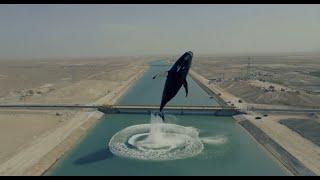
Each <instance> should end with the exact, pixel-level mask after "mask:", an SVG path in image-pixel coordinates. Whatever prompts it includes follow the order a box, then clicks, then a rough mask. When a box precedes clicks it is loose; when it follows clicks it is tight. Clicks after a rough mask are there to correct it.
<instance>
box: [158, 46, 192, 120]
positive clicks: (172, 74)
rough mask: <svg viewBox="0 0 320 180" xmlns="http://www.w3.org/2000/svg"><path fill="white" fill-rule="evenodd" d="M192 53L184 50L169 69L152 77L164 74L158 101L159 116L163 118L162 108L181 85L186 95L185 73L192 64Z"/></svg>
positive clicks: (186, 73)
mask: <svg viewBox="0 0 320 180" xmlns="http://www.w3.org/2000/svg"><path fill="white" fill-rule="evenodd" d="M192 58H193V53H192V52H191V51H188V52H185V53H184V54H183V55H182V56H181V57H180V58H179V59H178V60H177V61H176V62H175V63H174V64H173V66H172V67H171V68H170V70H168V71H166V72H164V73H159V74H158V75H156V76H154V77H153V79H155V78H157V77H159V76H166V81H165V85H164V88H163V92H162V98H161V103H160V109H159V110H160V112H159V116H160V117H161V118H162V120H163V121H165V119H164V113H163V109H164V107H165V106H166V104H167V103H168V102H169V101H170V100H171V99H173V98H174V97H175V96H176V95H177V93H178V92H179V90H180V89H181V87H182V86H183V87H184V89H185V92H186V97H187V96H188V82H187V75H188V73H189V69H190V67H191V64H192Z"/></svg>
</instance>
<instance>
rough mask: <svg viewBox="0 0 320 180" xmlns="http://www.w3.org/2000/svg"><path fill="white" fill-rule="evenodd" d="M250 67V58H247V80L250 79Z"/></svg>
mask: <svg viewBox="0 0 320 180" xmlns="http://www.w3.org/2000/svg"><path fill="white" fill-rule="evenodd" d="M250 66H251V59H250V57H248V65H247V80H249V79H250V73H251V72H250V68H251V67H250Z"/></svg>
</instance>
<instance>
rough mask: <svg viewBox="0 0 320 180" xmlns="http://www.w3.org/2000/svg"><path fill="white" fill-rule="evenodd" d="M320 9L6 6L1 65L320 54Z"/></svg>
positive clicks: (1, 10)
mask: <svg viewBox="0 0 320 180" xmlns="http://www.w3.org/2000/svg"><path fill="white" fill-rule="evenodd" d="M319 20H320V5H312V4H310V5H299V4H298V5H214V4H213V5H206V4H201V5H179V4H175V5H138V4H136V5H116V4H112V5H111V4H105V5H87V4H84V5H72V4H69V5H67V4H62V5H32V4H30V5H15V4H12V5H4V4H1V5H0V59H24V58H25V59H30V58H86V57H105V56H131V55H132V56H139V55H153V54H181V53H183V52H185V51H188V50H191V51H193V52H194V53H195V54H233V53H278V52H305V51H306V52H308V51H320V21H319Z"/></svg>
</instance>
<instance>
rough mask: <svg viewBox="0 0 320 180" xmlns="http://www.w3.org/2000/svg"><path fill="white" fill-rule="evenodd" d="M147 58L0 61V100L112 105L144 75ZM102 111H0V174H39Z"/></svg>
mask: <svg viewBox="0 0 320 180" xmlns="http://www.w3.org/2000/svg"><path fill="white" fill-rule="evenodd" d="M147 61H149V59H139V58H124V59H118V58H115V59H94V60H68V61H67V60H57V61H39V62H38V61H26V62H18V61H12V62H5V61H0V64H1V65H0V69H1V71H0V72H1V74H2V76H1V78H0V83H1V85H3V86H2V87H3V88H1V90H0V97H1V98H0V103H2V104H5V103H7V104H20V103H28V104H29V103H37V104H40V103H43V104H52V103H65V104H68V103H70V104H112V103H114V102H115V101H116V100H117V99H118V98H119V97H120V96H121V95H122V93H124V92H125V91H126V90H127V89H128V88H129V87H130V85H131V84H132V83H134V82H135V80H137V79H138V78H139V77H140V76H141V75H142V74H143V72H144V70H145V68H146V66H145V65H144V63H145V62H147ZM70 67H73V73H70ZM71 69H72V68H71ZM102 115H103V114H102V113H100V112H96V111H82V110H80V111H72V110H53V111H49V110H9V109H5V110H0V135H1V138H0V142H1V143H0V175H41V174H42V173H43V172H44V171H45V170H46V169H47V168H49V167H50V166H51V165H52V164H53V163H54V162H55V161H56V160H57V159H58V158H59V157H60V156H61V155H62V154H63V153H65V152H66V151H67V150H69V149H70V148H71V147H72V145H73V144H74V143H75V142H77V140H78V139H79V138H80V137H81V136H83V135H84V134H85V132H86V131H87V130H88V129H89V128H90V127H91V126H92V125H93V124H94V123H95V122H96V121H97V120H98V119H100V117H101V116H102Z"/></svg>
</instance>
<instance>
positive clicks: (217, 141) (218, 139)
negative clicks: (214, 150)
mask: <svg viewBox="0 0 320 180" xmlns="http://www.w3.org/2000/svg"><path fill="white" fill-rule="evenodd" d="M201 141H202V142H203V143H205V144H210V145H222V144H225V143H226V142H227V141H228V138H227V137H226V136H223V135H217V136H210V137H203V138H201Z"/></svg>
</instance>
